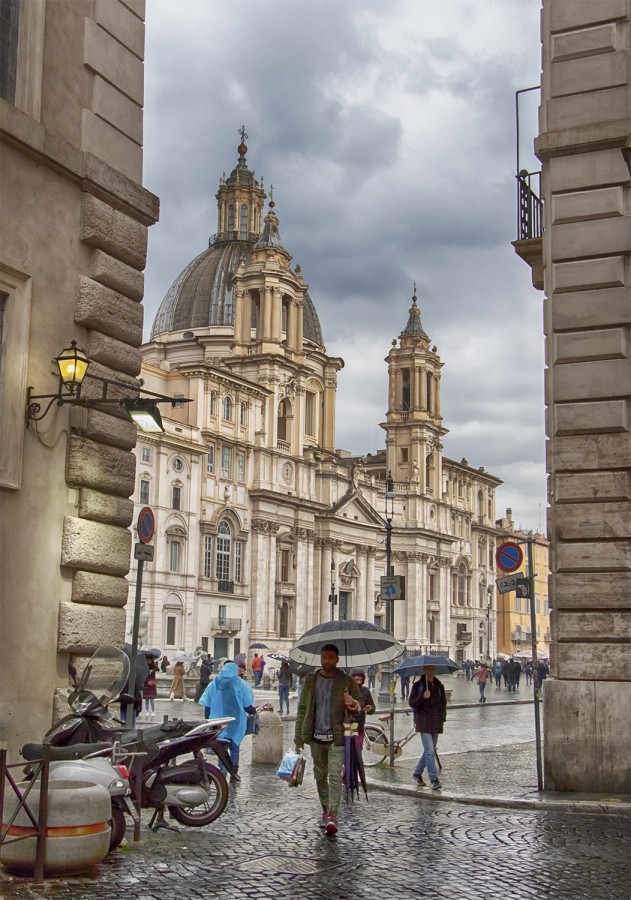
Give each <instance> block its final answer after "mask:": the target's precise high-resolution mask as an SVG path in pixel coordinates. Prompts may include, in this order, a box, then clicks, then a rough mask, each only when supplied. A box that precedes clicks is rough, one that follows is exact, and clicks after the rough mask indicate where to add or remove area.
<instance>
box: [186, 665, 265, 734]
mask: <svg viewBox="0 0 631 900" xmlns="http://www.w3.org/2000/svg"><path fill="white" fill-rule="evenodd" d="M199 704H200V706H208V707H210V718H211V719H217V718H221V717H222V716H234V722H231V723H230V724H229V725H228V727H227V728H226V730H225V731H224V732H223V734H222V737H228V738H230V740H232V741H234V742H235V744H237V746H238V745H239V744H240V743H241V741H242V740H243V737H244V735H245V728H246V725H247V721H248V716H247V713H246V711H245V710H246V707H248V706H252V705H253V704H254V692H253V690H252V688H251V687H250V685H249V684H247V682H245V681H244V680H243V679H242V678H239V669H238V668H237V664H236V663H233V662H228V663H224V665H223V666H222V669H221V672H220V673H219V674H218V675H216V676H215V678H214V679H213V681H211V682H210V684H209V685H208V686H207V688H206V690H205V691H204V693H203V694H202V696H201V697H200V698H199Z"/></svg>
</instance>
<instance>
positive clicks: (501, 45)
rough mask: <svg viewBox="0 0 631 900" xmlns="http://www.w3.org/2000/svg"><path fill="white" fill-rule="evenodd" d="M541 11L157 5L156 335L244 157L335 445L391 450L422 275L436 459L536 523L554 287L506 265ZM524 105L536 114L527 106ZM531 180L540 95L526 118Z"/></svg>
mask: <svg viewBox="0 0 631 900" xmlns="http://www.w3.org/2000/svg"><path fill="white" fill-rule="evenodd" d="M538 21H539V3H538V0H443V2H442V3H435V2H430V0H388V2H387V3H384V2H383V0H377V2H373V0H229V2H228V0H181V2H180V3H179V4H178V5H177V14H174V5H173V3H172V0H148V3H147V37H146V41H147V43H146V63H145V68H146V95H145V176H144V182H145V185H146V186H147V188H149V190H151V191H153V192H154V193H156V194H157V195H158V196H159V197H160V200H161V216H160V222H159V224H158V225H156V226H154V227H153V228H152V229H151V231H150V239H149V260H148V266H147V272H146V276H147V290H146V296H145V304H146V310H147V312H146V321H147V334H148V331H149V328H150V325H151V321H152V320H153V317H154V315H155V313H156V311H157V308H158V306H159V303H160V301H161V299H162V297H163V296H164V294H165V293H166V291H167V289H168V287H169V285H170V284H171V282H172V281H173V280H174V279H175V277H176V276H177V275H178V274H179V272H180V271H181V270H182V269H183V268H184V266H185V265H186V264H187V263H188V262H189V261H190V260H191V259H193V257H194V256H196V255H197V254H198V253H200V252H201V251H202V250H203V249H204V248H205V247H206V246H207V244H208V237H209V235H211V234H213V233H214V232H215V230H216V201H215V193H216V190H217V186H218V181H219V177H220V176H221V174H222V173H223V172H229V171H230V170H231V169H232V168H233V167H234V165H235V163H236V159H237V153H236V147H237V145H238V143H239V135H238V129H239V128H240V126H241V125H242V124H245V126H246V130H247V133H248V135H249V138H248V141H247V143H248V147H249V150H248V155H247V158H248V165H249V167H250V168H251V169H253V170H254V171H255V172H256V173H257V177H258V176H261V175H262V176H264V178H265V185H266V187H268V186H269V184H270V183H273V185H274V199H275V201H276V212H277V213H278V216H279V218H280V223H281V234H282V237H283V243H284V245H285V247H286V248H287V250H288V251H289V252H290V253H291V254H292V256H293V264H295V263H300V265H301V266H302V274H303V276H304V278H305V280H306V281H307V283H308V284H309V293H310V295H311V297H312V299H313V301H314V303H315V305H316V308H317V310H318V314H319V316H320V320H321V323H322V329H323V333H324V339H325V343H326V347H327V351H328V353H329V354H331V355H334V356H342V357H343V358H344V360H345V363H346V366H345V368H344V370H343V371H342V372H341V373H340V376H339V389H338V426H337V446H338V447H339V448H343V449H346V450H350V451H352V452H353V453H368V452H375V451H377V450H379V449H381V448H382V447H383V446H384V432H383V430H382V429H381V428H380V427H379V422H381V421H383V420H384V418H385V410H386V400H387V393H386V392H387V377H386V376H387V373H386V365H385V363H384V362H383V359H384V357H385V355H386V354H387V352H388V349H389V347H390V344H391V341H392V339H393V338H394V337H396V336H398V335H399V334H400V332H401V331H402V329H403V328H404V327H405V324H406V321H407V316H408V308H409V305H410V300H411V296H412V290H413V283H414V281H416V283H417V290H418V297H419V305H420V308H421V318H422V322H423V327H424V329H425V331H426V332H427V333H428V334H429V335H430V338H431V340H432V342H433V343H435V344H437V346H438V352H439V353H440V356H441V359H442V361H443V363H444V368H443V370H442V382H441V385H442V389H441V398H442V414H443V418H444V424H445V426H446V427H447V428H448V429H449V434H448V435H447V436H446V437H445V442H444V443H445V451H444V452H445V455H447V456H448V457H450V458H452V459H456V460H459V459H461V458H462V457H466V458H467V460H468V461H469V464H470V465H472V466H475V467H477V466H484V467H485V468H486V469H487V470H488V471H490V472H492V473H493V474H495V475H497V476H498V477H500V478H502V479H503V481H504V485H503V486H502V488H501V489H500V490H499V492H498V500H497V515H498V516H500V515H503V513H504V510H505V508H506V507H507V506H510V507H511V508H512V510H513V514H514V518H515V521H516V522H517V524H518V525H521V526H522V527H524V528H532V529H537V528H539V526H541V528H542V529H543V530H545V507H546V503H545V469H544V412H543V337H542V295H541V294H540V293H539V292H538V291H535V290H534V288H533V287H532V286H531V283H530V270H529V268H528V266H527V265H526V264H525V263H524V262H522V261H521V260H520V259H519V258H518V257H517V256H516V255H515V253H514V250H513V248H512V246H511V241H512V240H514V239H515V237H516V234H515V222H516V211H515V113H514V104H515V91H516V90H518V89H521V88H526V87H531V86H533V85H537V84H538V83H539V38H538ZM533 100H534V102H533ZM522 110H523V117H522V134H523V141H522V148H521V152H522V158H521V164H520V165H521V168H524V167H525V168H529V169H531V170H532V169H533V168H535V167H536V162H535V161H534V160H533V157H532V149H531V148H532V137H533V136H534V134H535V133H536V92H533V93H531V94H528V95H525V97H524V102H523V106H522Z"/></svg>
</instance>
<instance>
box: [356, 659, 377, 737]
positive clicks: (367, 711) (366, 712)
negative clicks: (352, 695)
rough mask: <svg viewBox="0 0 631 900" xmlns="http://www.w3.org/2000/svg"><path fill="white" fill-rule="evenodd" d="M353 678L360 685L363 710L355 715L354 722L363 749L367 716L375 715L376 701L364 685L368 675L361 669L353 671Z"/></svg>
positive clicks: (357, 668) (360, 700) (360, 699)
mask: <svg viewBox="0 0 631 900" xmlns="http://www.w3.org/2000/svg"><path fill="white" fill-rule="evenodd" d="M351 678H354V679H355V681H356V682H357V684H358V685H359V702H360V704H361V709H359V710H357V712H355V713H353V722H357V733H358V735H359V737H360V738H361V743H360V747H363V745H364V727H365V725H366V716H371V715H372V714H373V713H374V711H375V709H376V707H375V701H374V700H373V698H372V694H371V693H370V688H367V687H366V685H365V684H364V681H365V680H366V673H365V672H364V670H363V669H361V668H359V667H355V668H354V669H351Z"/></svg>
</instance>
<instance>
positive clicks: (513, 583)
mask: <svg viewBox="0 0 631 900" xmlns="http://www.w3.org/2000/svg"><path fill="white" fill-rule="evenodd" d="M520 578H521V572H518V573H517V575H507V576H506V578H496V579H495V584H496V585H497V589H498V591H499V592H500V594H510V592H511V591H515V590H517V583H518V581H519V579H520Z"/></svg>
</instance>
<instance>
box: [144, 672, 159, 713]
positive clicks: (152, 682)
mask: <svg viewBox="0 0 631 900" xmlns="http://www.w3.org/2000/svg"><path fill="white" fill-rule="evenodd" d="M147 665H148V666H149V674H148V675H147V677H146V678H145V683H144V684H143V686H142V696H143V700H144V701H145V713H146V714H147V715H150V716H151V718H152V719H153V718H155V714H156V697H157V696H158V685H157V683H156V674H157V672H158V666H157V663H156V661H155V659H154V658H153V657H152V656H148V657H147Z"/></svg>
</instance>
